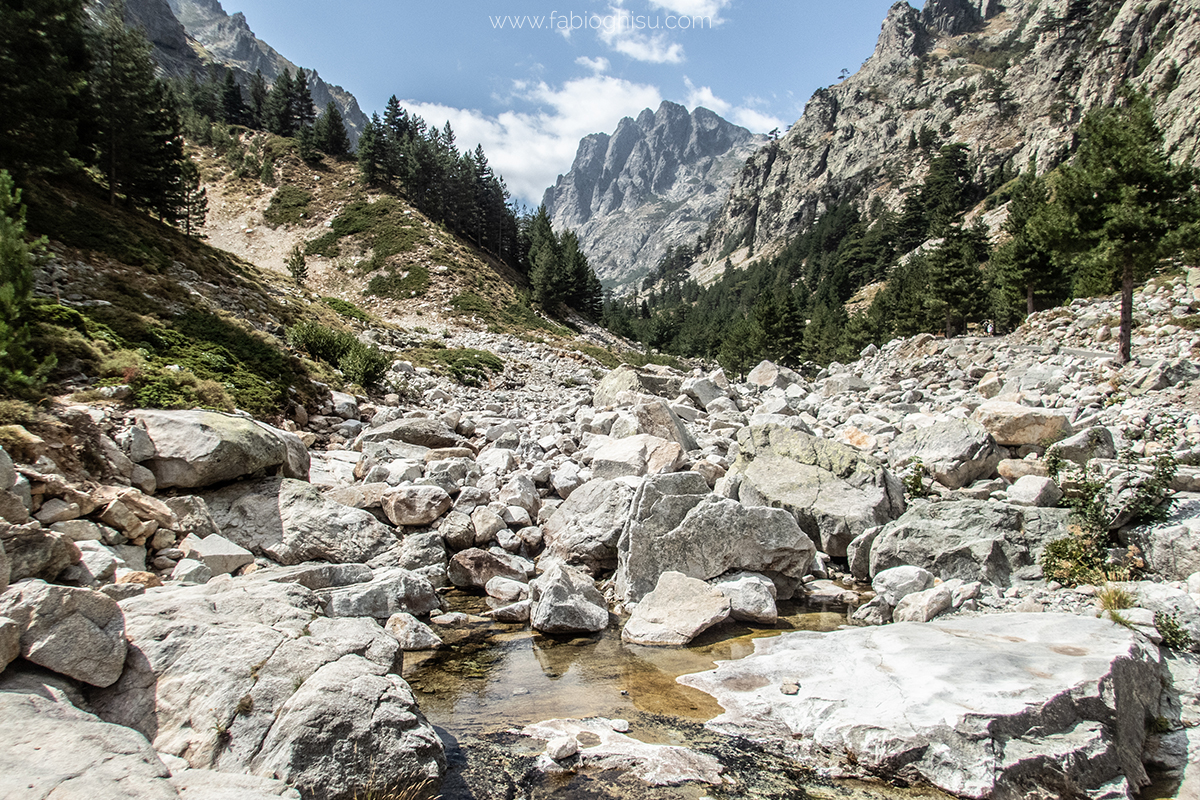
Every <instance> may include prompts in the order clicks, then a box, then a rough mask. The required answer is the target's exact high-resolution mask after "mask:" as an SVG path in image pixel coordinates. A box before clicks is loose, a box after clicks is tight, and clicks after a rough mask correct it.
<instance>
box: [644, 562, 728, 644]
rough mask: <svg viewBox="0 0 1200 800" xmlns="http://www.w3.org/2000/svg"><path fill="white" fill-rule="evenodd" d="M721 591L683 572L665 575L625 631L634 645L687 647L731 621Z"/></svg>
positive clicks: (647, 596)
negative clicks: (699, 637) (705, 633)
mask: <svg viewBox="0 0 1200 800" xmlns="http://www.w3.org/2000/svg"><path fill="white" fill-rule="evenodd" d="M729 609H730V606H729V598H728V597H726V596H725V595H724V594H723V593H722V592H721V590H720V589H717V588H716V587H714V586H709V585H708V584H707V583H705V582H704V581H701V580H696V579H695V578H689V577H688V576H686V575H684V574H683V573H680V572H664V573H663V574H662V575H660V576H659V578H658V584H657V585H656V586H655V587H654V590H653V591H651V592H650V593H649V594H647V595H646V596H645V597H643V598H642V599H641V601H640V602H639V603H638V604H637V606H636V607H635V608H634V609H633V614H631V615H630V617H629V620H628V621H627V622H626V623H625V627H624V628H622V629H621V640H622V641H625V642H629V643H630V644H644V645H654V646H661V645H684V644H687V643H688V642H690V641H691V640H692V639H695V638H696V637H697V636H699V635H700V634H701V633H703V632H704V631H706V630H708V629H709V628H711V627H712V626H713V625H716V624H717V623H719V622H722V621H724V620H725V619H726V618H728V617H729Z"/></svg>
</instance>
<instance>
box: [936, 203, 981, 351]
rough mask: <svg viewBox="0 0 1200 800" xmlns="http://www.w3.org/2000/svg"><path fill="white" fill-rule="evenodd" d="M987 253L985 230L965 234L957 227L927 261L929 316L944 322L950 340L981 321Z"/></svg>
mask: <svg viewBox="0 0 1200 800" xmlns="http://www.w3.org/2000/svg"><path fill="white" fill-rule="evenodd" d="M986 252H987V230H986V228H984V229H982V230H980V229H972V230H964V229H963V228H962V227H960V226H955V227H953V228H951V229H950V230H948V231H947V232H946V237H945V241H944V242H943V243H942V244H941V246H939V247H938V248H936V249H935V250H933V252H931V253H930V254H929V256H928V258H927V263H928V270H929V272H928V274H929V295H930V299H929V307H930V312H931V313H932V315H933V316H934V317H936V318H938V319H939V320H941V322H942V323H943V329H944V331H945V333H946V336H947V337H951V336H954V335H957V334H959V333H964V332H965V331H966V326H967V323H968V322H971V321H976V320H978V319H979V318H980V316H981V315H982V313H983V310H984V309H985V308H986V291H985V287H984V278H983V272H982V271H981V270H980V268H979V265H980V262H981V261H982V260H983V258H984V257H985V254H986Z"/></svg>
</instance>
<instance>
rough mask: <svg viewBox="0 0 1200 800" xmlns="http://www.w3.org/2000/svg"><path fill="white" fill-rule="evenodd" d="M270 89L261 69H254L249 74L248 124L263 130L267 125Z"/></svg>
mask: <svg viewBox="0 0 1200 800" xmlns="http://www.w3.org/2000/svg"><path fill="white" fill-rule="evenodd" d="M269 93H270V89H268V88H267V79H266V78H264V77H263V74H262V70H257V69H256V70H254V74H253V75H251V76H250V109H249V112H250V125H251V127H253V128H257V129H258V130H265V129H266V127H267V95H268V94H269Z"/></svg>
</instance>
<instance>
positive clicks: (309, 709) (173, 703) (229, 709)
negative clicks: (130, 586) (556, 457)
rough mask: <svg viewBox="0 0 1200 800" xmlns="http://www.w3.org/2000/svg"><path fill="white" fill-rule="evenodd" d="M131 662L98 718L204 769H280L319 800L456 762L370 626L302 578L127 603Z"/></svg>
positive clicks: (335, 799) (183, 590) (430, 774)
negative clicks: (334, 608) (321, 599)
mask: <svg viewBox="0 0 1200 800" xmlns="http://www.w3.org/2000/svg"><path fill="white" fill-rule="evenodd" d="M122 610H123V611H124V612H125V618H126V632H127V635H128V636H129V642H130V649H131V654H132V657H131V658H130V659H129V661H128V664H127V666H126V669H125V671H124V673H123V674H122V676H121V679H120V680H119V681H117V683H116V684H114V685H112V686H110V687H108V688H107V689H103V690H99V691H98V692H95V693H93V694H92V695H91V696H90V700H91V703H92V706H93V708H94V709H95V711H96V713H97V714H98V715H99V716H100V717H101V718H102V719H104V720H106V721H108V722H114V723H117V724H120V725H126V726H128V727H131V728H134V729H136V730H138V731H141V732H142V733H143V734H145V735H146V736H147V737H148V738H150V739H151V741H152V743H153V745H154V748H155V749H156V750H157V751H159V752H161V753H165V754H168V755H171V756H177V757H179V758H183V759H185V760H186V761H187V762H188V764H190V765H191V766H192V767H193V768H196V769H219V770H220V771H222V772H236V773H251V774H274V775H277V776H278V777H279V778H280V779H282V780H284V781H287V782H288V783H290V784H292V785H295V786H303V787H305V797H306V798H314V799H315V800H349V799H350V798H352V797H353V796H355V794H357V795H358V796H363V795H364V794H365V793H366V791H367V789H368V787H369V785H370V783H371V782H372V780H373V777H374V776H375V775H379V774H384V775H389V776H395V777H396V778H397V779H400V780H404V781H406V782H407V781H411V782H419V781H420V780H422V779H424V778H430V779H434V780H436V779H437V778H438V777H439V776H440V775H441V774H442V773H443V772H444V770H445V764H446V762H445V755H444V751H443V746H442V744H441V741H440V740H439V739H438V737H437V734H436V733H435V732H434V730H433V728H432V727H431V726H430V725H429V724H428V723H427V722H426V721H425V719H424V717H422V716H421V713H420V711H419V710H418V709H417V706H416V703H415V701H414V699H413V697H412V694H411V692H410V690H409V688H408V684H407V683H405V682H404V680H403V679H401V678H400V677H399V676H398V675H396V674H393V670H394V669H396V662H397V655H398V654H399V652H400V650H399V645H398V643H397V642H396V640H395V639H394V638H393V637H392V636H390V635H388V634H387V633H386V632H385V631H384V630H383V629H382V628H380V627H379V625H378V624H376V623H375V622H374V621H372V620H357V619H327V618H324V617H321V616H320V605H319V603H318V600H317V598H316V596H315V595H314V594H313V593H312V592H311V591H309V590H308V589H306V588H304V587H303V586H300V585H298V584H295V583H276V582H274V581H268V580H257V581H255V580H247V579H244V578H238V579H232V580H230V579H225V580H217V581H213V582H211V583H208V584H205V585H203V586H187V587H172V588H167V589H162V590H159V591H156V592H152V593H148V594H145V595H142V596H140V597H134V598H130V599H128V600H125V601H124V603H123V605H122Z"/></svg>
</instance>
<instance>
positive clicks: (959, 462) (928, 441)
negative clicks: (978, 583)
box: [888, 419, 1000, 489]
mask: <svg viewBox="0 0 1200 800" xmlns="http://www.w3.org/2000/svg"><path fill="white" fill-rule="evenodd" d="M888 458H889V460H890V462H891V465H892V468H893V469H896V470H900V469H903V468H905V467H908V466H909V465H911V464H913V463H914V462H917V461H920V462H921V464H922V466H924V468H925V470H926V471H927V472H928V474H929V475H931V476H933V479H934V480H936V481H937V482H938V483H940V484H942V485H943V486H947V487H949V488H951V489H959V488H962V487H963V486H967V485H968V484H971V483H974V482H975V481H977V480H979V479H981V478H989V477H991V476H992V474H993V473H995V471H996V465H997V464H999V463H1000V452H999V450H998V449H997V447H996V441H995V440H994V439H993V438H992V437H991V435H990V434H989V433H988V432H987V431H986V430H984V429H983V426H982V425H980V424H979V423H977V422H973V421H971V420H968V419H949V420H943V421H941V422H936V423H934V424H933V425H930V426H929V427H928V428H916V429H914V430H911V431H909V432H908V433H903V434H901V435H899V436H897V437H896V440H895V441H893V442H892V444H891V447H890V448H889V450H888Z"/></svg>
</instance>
